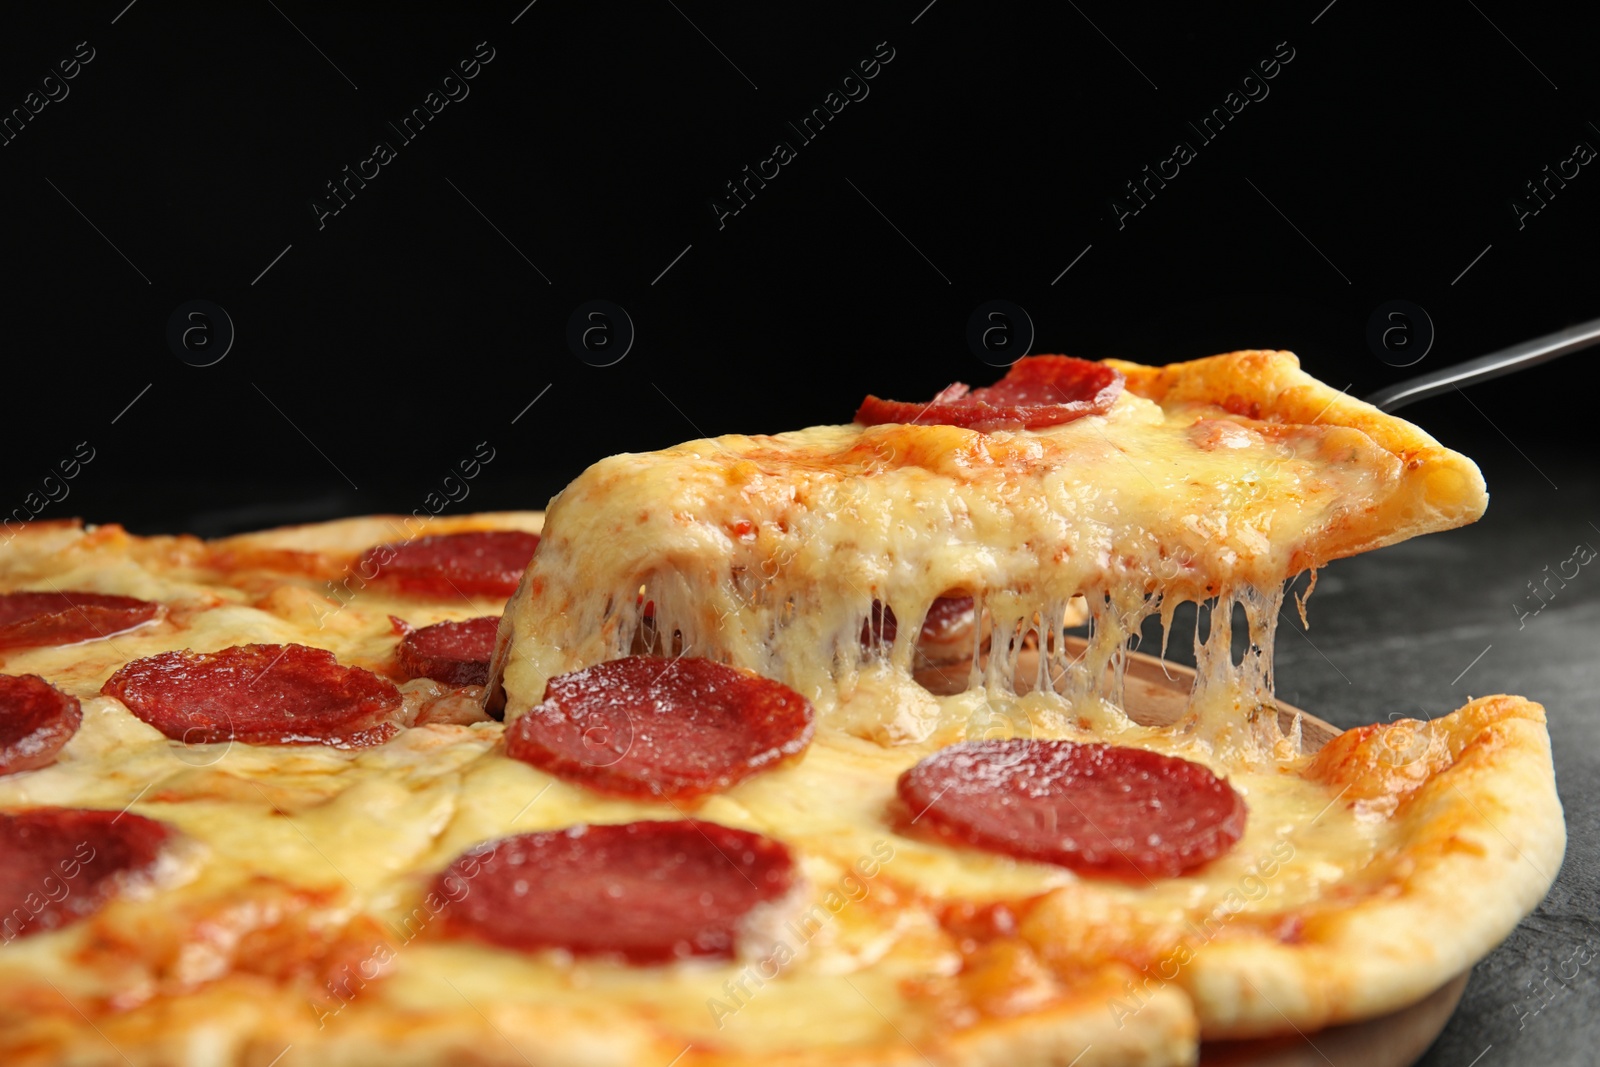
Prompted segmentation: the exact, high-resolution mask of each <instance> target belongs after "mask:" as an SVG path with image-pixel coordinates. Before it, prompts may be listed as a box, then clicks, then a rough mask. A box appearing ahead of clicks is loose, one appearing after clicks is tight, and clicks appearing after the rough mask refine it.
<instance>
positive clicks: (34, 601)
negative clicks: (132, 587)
mask: <svg viewBox="0 0 1600 1067" xmlns="http://www.w3.org/2000/svg"><path fill="white" fill-rule="evenodd" d="M160 612H161V605H160V604H153V603H151V602H150V601H148V600H137V599H135V598H134V597H131V596H111V595H110V594H107V593H79V592H76V591H69V592H65V593H56V592H51V593H0V648H37V647H38V646H40V645H75V644H77V643H78V642H79V641H93V640H94V639H95V638H98V637H115V636H116V635H117V634H120V633H123V632H125V631H127V630H131V629H133V628H134V627H135V626H142V625H144V624H145V623H147V622H149V621H150V620H151V619H153V618H155V617H156V616H157V615H158V614H160Z"/></svg>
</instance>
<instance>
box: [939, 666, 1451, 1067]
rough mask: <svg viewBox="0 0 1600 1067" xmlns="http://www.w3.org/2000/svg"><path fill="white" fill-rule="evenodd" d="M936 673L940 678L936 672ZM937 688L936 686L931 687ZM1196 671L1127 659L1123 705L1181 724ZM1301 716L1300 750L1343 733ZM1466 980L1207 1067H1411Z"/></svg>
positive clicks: (1225, 1051)
mask: <svg viewBox="0 0 1600 1067" xmlns="http://www.w3.org/2000/svg"><path fill="white" fill-rule="evenodd" d="M1067 644H1068V647H1069V648H1070V649H1071V650H1072V652H1073V654H1074V655H1081V654H1082V652H1083V650H1084V647H1085V645H1086V642H1084V641H1083V640H1082V639H1081V638H1074V637H1068V638H1067ZM1034 657H1035V653H1034V652H1033V650H1032V649H1025V650H1023V652H1022V653H1021V656H1020V657H1019V661H1018V664H1017V676H1018V677H1019V678H1028V677H1031V676H1032V675H1033V674H1034V670H1035V664H1036V659H1035V658H1034ZM930 673H934V672H930ZM966 677H967V665H966V664H961V665H960V666H958V667H952V668H947V670H946V672H944V674H943V676H942V678H941V677H937V676H935V677H928V678H926V679H925V678H924V675H923V672H919V673H918V679H919V680H921V681H923V682H924V684H925V685H929V687H930V688H933V687H934V686H937V685H939V683H940V681H944V682H945V684H947V685H956V687H959V685H964V684H965V681H966ZM930 683H931V684H930ZM1193 683H1194V671H1193V670H1192V669H1190V668H1188V667H1184V666H1181V665H1179V664H1175V663H1163V662H1162V661H1161V660H1158V659H1156V657H1154V656H1148V655H1145V654H1143V653H1139V652H1130V653H1129V654H1128V665H1127V674H1126V682H1125V688H1124V703H1125V704H1126V709H1125V710H1126V711H1127V712H1128V715H1129V716H1130V717H1131V718H1133V719H1134V721H1136V722H1140V723H1143V724H1145V725H1148V726H1157V725H1166V724H1169V723H1173V722H1176V721H1177V720H1178V718H1179V717H1180V716H1181V715H1182V714H1183V711H1184V706H1185V704H1186V703H1187V701H1188V695H1189V688H1190V686H1191V685H1192V684H1193ZM1296 715H1298V716H1300V724H1301V748H1302V749H1303V750H1305V751H1306V752H1315V751H1316V750H1317V749H1319V748H1321V747H1322V746H1323V745H1325V744H1327V743H1328V742H1329V741H1330V740H1332V739H1333V738H1335V737H1337V736H1338V735H1339V733H1340V732H1341V731H1340V730H1339V728H1338V727H1336V726H1334V725H1332V724H1331V723H1328V722H1324V721H1323V720H1321V719H1319V718H1317V717H1316V716H1315V715H1311V714H1308V713H1306V712H1303V711H1301V710H1299V709H1298V708H1293V707H1290V706H1289V705H1287V704H1284V703H1282V702H1281V701H1280V702H1279V703H1278V716H1279V722H1280V723H1282V725H1283V727H1284V728H1285V729H1288V727H1289V725H1290V723H1291V722H1292V721H1293V719H1294V717H1295V716H1296ZM1467 977H1468V975H1467V974H1460V975H1457V976H1456V977H1455V978H1454V979H1452V980H1451V981H1449V982H1447V983H1446V984H1445V985H1443V986H1441V987H1440V988H1438V989H1436V990H1434V991H1433V992H1432V993H1431V994H1429V995H1428V996H1427V997H1425V998H1423V999H1422V1000H1419V1001H1418V1002H1416V1003H1415V1004H1412V1005H1411V1006H1410V1007H1406V1008H1402V1009H1400V1010H1399V1011H1397V1012H1393V1013H1391V1014H1389V1015H1383V1016H1379V1017H1378V1018H1375V1019H1367V1020H1365V1021H1363V1022H1358V1023H1349V1024H1347V1025H1344V1026H1331V1027H1328V1028H1326V1029H1323V1030H1317V1031H1313V1032H1311V1033H1309V1034H1288V1035H1286V1036H1283V1037H1273V1038H1258V1039H1255V1040H1249V1041H1208V1042H1205V1043H1204V1044H1202V1045H1201V1050H1200V1064H1201V1067H1329V1065H1330V1064H1331V1065H1332V1067H1410V1065H1411V1064H1414V1063H1416V1061H1417V1060H1418V1059H1419V1058H1421V1056H1422V1054H1423V1053H1424V1052H1426V1051H1427V1050H1428V1046H1429V1045H1431V1044H1433V1042H1434V1039H1436V1038H1437V1037H1438V1036H1439V1034H1440V1032H1441V1031H1443V1030H1444V1027H1445V1024H1446V1023H1447V1022H1449V1021H1450V1016H1451V1014H1452V1013H1453V1012H1454V1011H1455V1009H1456V1004H1457V1003H1458V1002H1459V1001H1460V1000H1461V993H1462V991H1463V990H1464V989H1465V988H1466V986H1467Z"/></svg>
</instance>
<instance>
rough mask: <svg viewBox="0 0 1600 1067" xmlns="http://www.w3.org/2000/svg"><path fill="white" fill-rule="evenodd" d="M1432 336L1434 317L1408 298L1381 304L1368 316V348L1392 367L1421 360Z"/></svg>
mask: <svg viewBox="0 0 1600 1067" xmlns="http://www.w3.org/2000/svg"><path fill="white" fill-rule="evenodd" d="M1433 337H1434V333H1433V318H1432V317H1431V316H1430V315H1429V314H1428V313H1427V312H1426V311H1425V310H1423V308H1422V307H1421V305H1419V304H1413V303H1412V302H1411V301H1409V300H1391V301H1389V302H1388V303H1386V304H1380V305H1378V307H1377V308H1376V309H1374V310H1373V312H1372V314H1371V315H1369V316H1368V317H1367V347H1368V348H1370V349H1372V354H1373V355H1375V356H1377V357H1378V358H1379V359H1381V360H1383V361H1384V362H1385V363H1387V364H1389V366H1391V367H1409V366H1411V365H1413V364H1415V363H1421V362H1422V359H1423V357H1424V356H1426V355H1427V354H1428V352H1429V351H1430V350H1431V349H1432V348H1433Z"/></svg>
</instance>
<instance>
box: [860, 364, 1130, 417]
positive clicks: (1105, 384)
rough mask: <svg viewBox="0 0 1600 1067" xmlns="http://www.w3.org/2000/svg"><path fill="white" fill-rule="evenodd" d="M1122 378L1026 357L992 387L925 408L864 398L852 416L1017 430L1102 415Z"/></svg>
mask: <svg viewBox="0 0 1600 1067" xmlns="http://www.w3.org/2000/svg"><path fill="white" fill-rule="evenodd" d="M1124 381H1125V378H1124V377H1123V374H1122V372H1121V371H1119V370H1115V369H1113V368H1111V367H1108V366H1106V365H1105V364H1104V363H1091V362H1090V361H1089V360H1086V359H1074V358H1072V357H1071V356H1026V357H1024V358H1022V359H1019V360H1017V361H1016V362H1015V363H1013V364H1012V365H1011V369H1010V370H1009V371H1007V372H1006V376H1005V377H1004V378H1001V379H1000V380H999V381H998V382H996V383H994V384H993V385H990V386H985V387H984V388H982V389H969V387H968V386H967V385H966V384H964V383H962V382H956V383H955V384H953V385H950V386H947V387H946V388H945V389H943V390H941V391H940V393H939V395H938V396H936V397H934V398H933V399H932V400H930V401H928V402H927V403H925V404H912V403H908V402H906V401H903V400H882V399H879V398H878V397H875V396H869V397H867V398H866V399H865V400H863V401H862V402H861V407H860V408H859V409H858V410H857V411H856V421H857V422H859V423H860V424H861V425H863V426H876V425H878V424H879V423H885V422H903V423H915V424H916V425H919V426H933V425H937V426H960V427H963V428H965V429H968V430H1020V429H1024V428H1026V429H1030V430H1034V429H1038V428H1039V427H1041V426H1056V425H1059V424H1061V423H1063V422H1071V421H1072V420H1073V419H1081V418H1082V417H1083V416H1085V415H1104V414H1105V413H1106V412H1108V411H1110V410H1111V405H1112V404H1114V403H1115V402H1116V399H1117V397H1118V396H1119V395H1120V394H1121V393H1122V386H1123V383H1124Z"/></svg>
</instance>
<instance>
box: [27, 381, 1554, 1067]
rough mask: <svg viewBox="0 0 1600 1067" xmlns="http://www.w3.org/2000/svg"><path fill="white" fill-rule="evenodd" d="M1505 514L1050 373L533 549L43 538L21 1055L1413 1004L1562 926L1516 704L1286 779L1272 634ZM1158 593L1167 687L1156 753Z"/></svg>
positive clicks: (994, 1042) (731, 1056) (394, 1046)
mask: <svg viewBox="0 0 1600 1067" xmlns="http://www.w3.org/2000/svg"><path fill="white" fill-rule="evenodd" d="M1485 502H1486V497H1485V495H1484V492H1483V485H1482V480H1481V478H1480V477H1479V476H1478V472H1477V470H1476V468H1475V467H1474V466H1473V465H1472V464H1471V462H1470V461H1468V460H1466V459H1465V458H1464V457H1461V456H1459V455H1457V454H1455V453H1453V452H1450V451H1449V450H1447V449H1445V448H1443V447H1441V446H1439V445H1438V444H1437V442H1434V441H1433V440H1432V439H1431V438H1429V437H1427V436H1426V435H1425V434H1423V433H1422V432H1421V431H1420V430H1418V429H1416V428H1415V427H1413V426H1411V425H1409V424H1407V423H1405V422H1402V421H1400V420H1398V419H1394V418H1392V417H1389V416H1385V415H1383V414H1381V413H1379V412H1377V411H1375V410H1374V409H1371V408H1369V407H1367V406H1365V405H1362V404H1360V403H1359V402H1357V401H1353V400H1349V399H1347V398H1344V397H1342V396H1340V395H1339V394H1337V393H1335V392H1333V391H1332V390H1330V389H1327V388H1326V387H1325V386H1323V385H1321V383H1318V382H1316V381H1315V380H1313V379H1311V378H1310V377H1308V376H1306V375H1305V374H1303V373H1302V372H1300V371H1299V369H1298V366H1297V364H1296V363H1295V361H1294V358H1293V357H1292V356H1289V355H1287V354H1285V353H1261V352H1248V353H1235V354H1232V355H1229V356H1219V357H1214V358H1213V359H1209V360H1200V361H1196V362H1193V363H1187V364H1174V365H1172V366H1168V367H1164V368H1149V367H1140V366H1137V365H1134V364H1128V363H1120V362H1116V361H1107V362H1105V363H1098V364H1091V363H1085V362H1083V361H1078V360H1071V359H1067V358H1065V357H1035V358H1032V359H1028V360H1024V361H1022V362H1021V363H1019V364H1017V365H1016V366H1015V367H1013V368H1012V370H1011V372H1010V373H1008V374H1007V375H1006V377H1005V378H1004V379H1003V380H1002V381H1001V382H999V383H997V384H996V385H993V386H989V387H986V388H980V389H976V390H970V389H968V388H967V387H966V386H964V385H956V386H952V387H950V388H948V389H946V390H944V391H943V392H941V393H940V394H939V395H938V396H936V397H935V398H934V399H933V400H932V401H930V402H927V403H904V402H898V401H885V400H880V399H878V398H876V397H868V398H867V400H866V401H865V402H864V403H863V404H862V405H861V406H860V409H859V411H858V412H857V415H856V422H855V423H854V424H852V425H849V426H836V427H818V428H814V429H811V430H805V431H799V432H797V433H792V434H780V435H776V436H770V437H743V436H737V435H734V436H727V437H723V438H719V439H716V440H709V441H694V442H689V443H687V444H684V445H680V446H678V447H676V448H673V449H668V450H666V451H664V452H660V453H655V454H651V455H648V456H639V455H622V456H616V457H612V458H611V459H608V460H604V461H602V462H600V463H597V464H595V465H594V466H593V467H591V468H590V469H589V470H588V471H586V472H585V473H584V474H583V475H581V476H580V477H579V478H578V479H577V480H575V481H574V482H573V483H572V485H571V486H569V487H568V488H567V489H566V490H565V491H564V492H563V493H562V494H560V496H558V497H557V498H556V500H555V501H553V502H552V506H551V508H550V511H549V514H548V517H546V516H544V515H542V514H540V513H504V514H486V515H475V516H465V517H460V518H444V519H433V520H431V521H430V522H429V523H428V524H427V525H426V527H424V528H418V527H416V526H415V525H414V524H412V523H410V522H409V521H408V520H404V519H401V518H399V517H382V516H378V517H369V518H363V519H351V520H343V521H339V522H332V523H325V524H319V525H314V526H303V527H293V528H286V529H281V530H273V531H266V532H263V533H258V534H248V535H242V536H239V537H233V538H226V539H222V540H218V541H210V542H205V541H200V540H197V539H194V538H189V537H134V536H131V535H129V534H127V533H126V532H124V531H122V530H121V529H120V528H118V527H115V526H101V527H83V526H81V525H78V524H76V523H36V524H33V525H31V526H29V527H26V528H24V529H23V530H21V531H20V532H19V533H18V534H17V535H16V537H15V538H14V539H13V540H12V541H11V542H10V543H9V544H8V545H6V546H5V547H4V548H0V660H3V662H0V929H3V944H0V988H4V989H6V991H7V993H8V995H7V996H6V997H4V998H0V1062H4V1063H6V1064H28V1065H31V1064H41V1065H42V1064H55V1063H73V1064H101V1063H105V1064H113V1063H132V1064H138V1065H140V1067H143V1065H145V1064H151V1065H156V1064H160V1065H167V1064H183V1065H189V1064H194V1065H211V1064H220V1065H232V1064H238V1065H254V1067H267V1065H269V1064H279V1063H282V1064H283V1065H284V1067H294V1065H295V1064H298V1063H315V1064H373V1063H382V1064H385V1065H396V1064H435V1063H451V1064H455V1063H476V1064H517V1063H533V1064H539V1065H541V1067H542V1065H545V1064H567V1063H572V1064H590V1063H615V1064H644V1065H667V1064H681V1065H683V1067H706V1065H723V1064H733V1063H744V1062H749V1061H751V1060H753V1059H756V1058H758V1057H759V1058H760V1059H761V1060H763V1061H766V1062H772V1063H778V1064H796V1065H798V1064H821V1063H863V1064H865V1063H874V1064H877V1063H885V1064H888V1063H904V1064H915V1063H924V1062H928V1063H940V1064H963V1065H965V1064H974V1065H976V1064H1006V1065H1007V1067H1011V1065H1023V1064H1068V1063H1072V1064H1082V1065H1084V1067H1088V1065H1092V1064H1124V1063H1133V1064H1147V1065H1152V1067H1155V1065H1165V1064H1186V1063H1193V1062H1194V1059H1195V1056H1196V1052H1197V1048H1198V1042H1199V1040H1201V1039H1202V1038H1213V1037H1240V1036H1251V1035H1260V1034H1272V1033H1292V1032H1293V1031H1294V1030H1297V1029H1298V1030H1301V1031H1310V1030H1314V1029H1315V1028H1318V1027H1321V1026H1325V1025H1329V1024H1332V1023H1337V1022H1341V1021H1346V1020H1351V1019H1358V1018H1364V1017H1368V1016H1371V1015H1374V1014H1379V1013H1382V1012H1384V1011H1388V1010H1391V1009H1394V1008H1397V1007H1400V1006H1403V1005H1405V1004H1407V1003H1409V1002H1411V1001H1413V1000H1416V999H1418V998H1420V997H1422V996H1424V995H1426V994H1427V993H1428V992H1429V991H1431V990H1432V989H1433V988H1435V987H1437V986H1438V985H1440V984H1442V983H1443V982H1445V981H1446V980H1448V979H1449V978H1450V977H1452V976H1453V975H1454V974H1456V973H1458V972H1459V971H1460V970H1462V969H1463V968H1465V967H1467V966H1469V965H1470V964H1471V963H1472V962H1473V961H1474V960H1475V959H1477V958H1479V957H1480V956H1481V955H1483V954H1484V953H1485V952H1487V951H1488V950H1489V949H1490V948H1492V947H1493V945H1494V944H1496V943H1497V942H1498V941H1499V940H1500V939H1501V938H1503V937H1504V936H1505V935H1506V933H1507V932H1508V931H1509V930H1510V928H1511V927H1512V926H1513V925H1514V924H1515V923H1516V922H1517V921H1518V920H1519V919H1520V918H1521V917H1522V916H1523V915H1524V914H1526V913H1527V911H1528V910H1530V909H1531V908H1532V907H1533V905H1534V904H1535V903H1537V901H1538V900H1539V899H1540V898H1541V897H1542V895H1543V894H1544V892H1545V891H1546V889H1547V888H1548V885H1549V880H1550V876H1551V874H1553V872H1554V869H1555V867H1556V866H1557V865H1558V864H1559V862H1560V859H1561V855H1562V850H1563V848H1564V840H1565V838H1564V828H1563V824H1562V820H1561V810H1560V805H1559V801H1558V800H1557V798H1556V794H1555V789H1554V782H1553V777H1552V771H1551V764H1550V756H1549V740H1548V736H1547V734H1546V732H1545V729H1544V725H1543V712H1542V709H1540V708H1539V707H1538V705H1535V704H1531V703H1528V702H1527V701H1524V700H1522V699H1521V698H1518V697H1504V696H1501V697H1487V698H1482V699H1479V700H1476V701H1473V702H1471V703H1469V704H1468V705H1467V706H1466V707H1464V708H1463V709H1461V710H1460V711H1458V712H1455V713H1453V714H1452V715H1449V716H1445V717H1443V718H1442V719H1439V720H1435V721H1434V722H1433V723H1429V724H1424V723H1415V722H1410V721H1401V722H1397V723H1393V724H1389V725H1380V726H1372V727H1365V728H1361V729H1358V730H1352V731H1349V732H1347V733H1346V734H1344V735H1341V736H1340V737H1338V738H1336V739H1335V740H1334V741H1332V742H1331V743H1329V744H1328V745H1327V746H1326V747H1324V748H1323V749H1322V750H1321V751H1320V752H1316V753H1310V752H1305V751H1302V749H1303V748H1304V747H1305V746H1304V745H1303V744H1302V740H1303V739H1302V736H1301V730H1300V725H1301V724H1300V723H1299V722H1298V721H1296V720H1295V719H1294V717H1293V716H1291V715H1283V716H1280V715H1279V714H1278V709H1277V706H1276V705H1275V703H1274V701H1273V697H1272V687H1271V660H1272V653H1271V641H1272V629H1273V624H1274V621H1275V619H1276V618H1277V615H1278V612H1279V611H1280V610H1281V606H1282V605H1281V599H1282V588H1283V581H1284V579H1286V578H1288V577H1290V576H1292V575H1294V574H1297V573H1298V572H1300V571H1302V570H1306V569H1315V568H1317V567H1320V566H1322V565H1323V564H1325V563H1326V562H1328V561H1329V560H1331V559H1334V558H1337V557H1339V556H1343V555H1349V554H1351V553H1353V552H1358V551H1362V550H1364V549H1367V548H1372V547H1376V546H1378V545H1382V544H1387V543H1391V542H1393V541H1395V540H1399V539H1402V538H1404V537H1408V536H1412V535H1414V534H1417V533H1423V532H1428V531H1431V530H1438V529H1445V528H1448V527H1451V526H1455V525H1459V524H1461V523H1464V522H1470V521H1472V520H1473V519H1475V518H1476V517H1477V516H1478V515H1479V514H1481V512H1482V510H1483V507H1484V506H1485ZM1184 600H1189V601H1196V602H1200V603H1202V604H1203V605H1204V607H1205V611H1204V612H1203V613H1204V614H1206V615H1207V616H1208V617H1209V620H1210V624H1209V626H1202V627H1201V631H1202V632H1201V633H1200V634H1199V635H1197V642H1196V657H1197V661H1198V663H1199V668H1200V669H1199V674H1198V678H1197V682H1196V684H1195V687H1194V690H1193V692H1192V693H1191V694H1190V696H1189V698H1188V700H1187V701H1186V703H1185V706H1184V707H1183V708H1182V709H1181V711H1179V712H1178V713H1177V714H1176V715H1175V716H1174V717H1173V718H1172V720H1171V721H1163V722H1159V723H1156V722H1152V721H1149V720H1147V719H1142V718H1140V717H1138V716H1134V715H1130V714H1129V712H1128V709H1127V707H1126V705H1127V704H1128V701H1127V699H1126V695H1127V694H1126V691H1125V678H1124V667H1125V664H1126V652H1127V649H1128V647H1129V643H1130V640H1132V639H1135V638H1136V637H1137V636H1138V634H1139V633H1140V632H1141V623H1142V621H1143V620H1144V619H1145V617H1146V616H1150V615H1156V616H1159V617H1160V618H1161V620H1162V623H1163V624H1165V623H1167V622H1168V621H1170V619H1171V612H1172V610H1173V608H1174V607H1175V606H1176V604H1177V603H1179V602H1181V601H1184ZM1236 607H1237V608H1241V609H1242V614H1244V615H1245V616H1247V622H1246V626H1245V627H1244V630H1243V632H1242V633H1241V634H1240V635H1239V639H1238V640H1236V639H1235V634H1234V629H1235V627H1234V626H1233V625H1232V623H1233V616H1234V612H1235V609H1236ZM1302 609H1303V605H1302ZM1080 622H1081V623H1085V626H1084V627H1083V628H1082V630H1083V632H1081V633H1076V632H1070V631H1071V627H1072V626H1073V625H1074V624H1077V623H1080ZM1241 643H1242V644H1243V646H1244V647H1243V651H1242V654H1241V652H1240V651H1239V648H1238V646H1239V644H1241Z"/></svg>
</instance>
